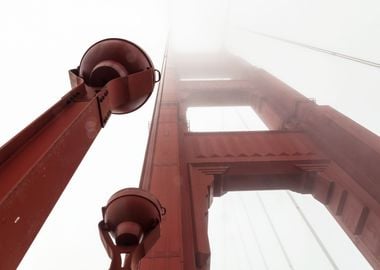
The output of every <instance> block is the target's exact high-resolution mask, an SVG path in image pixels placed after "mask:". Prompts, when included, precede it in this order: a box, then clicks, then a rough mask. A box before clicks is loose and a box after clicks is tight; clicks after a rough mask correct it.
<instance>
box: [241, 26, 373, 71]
mask: <svg viewBox="0 0 380 270" xmlns="http://www.w3.org/2000/svg"><path fill="white" fill-rule="evenodd" d="M243 29H244V30H245V31H247V32H249V33H251V34H254V35H257V36H262V37H266V38H269V39H273V40H277V41H282V42H285V43H289V44H292V45H296V46H299V47H303V48H307V49H310V50H313V51H317V52H321V53H326V54H329V55H333V56H336V57H340V58H344V59H346V60H350V61H354V62H357V63H360V64H363V65H367V66H372V67H376V68H380V64H379V63H376V62H373V61H369V60H365V59H362V58H358V57H353V56H350V55H347V54H343V53H340V52H336V51H331V50H326V49H322V48H318V47H315V46H312V45H308V44H305V43H301V42H297V41H293V40H290V39H285V38H281V37H278V36H273V35H269V34H265V33H261V32H255V31H251V30H248V29H246V28H243Z"/></svg>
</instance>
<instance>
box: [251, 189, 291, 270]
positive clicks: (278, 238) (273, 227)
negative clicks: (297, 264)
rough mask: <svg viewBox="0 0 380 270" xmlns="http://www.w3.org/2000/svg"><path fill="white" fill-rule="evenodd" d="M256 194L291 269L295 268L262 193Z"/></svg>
mask: <svg viewBox="0 0 380 270" xmlns="http://www.w3.org/2000/svg"><path fill="white" fill-rule="evenodd" d="M256 196H257V198H258V199H259V202H260V205H261V207H262V209H263V210H264V214H265V217H266V218H267V220H268V222H269V225H270V227H271V229H272V231H273V233H274V236H275V237H276V240H277V242H278V244H279V246H280V248H281V251H282V253H283V254H284V257H285V259H286V262H287V263H288V265H289V267H290V269H294V267H293V264H292V262H291V261H290V258H289V255H288V253H287V252H286V249H285V247H284V245H283V244H282V241H281V238H280V236H279V234H278V232H277V230H276V227H275V226H274V224H273V221H272V218H271V217H270V215H269V213H268V210H267V208H266V206H265V204H264V201H263V199H262V198H261V196H260V194H259V193H258V192H256Z"/></svg>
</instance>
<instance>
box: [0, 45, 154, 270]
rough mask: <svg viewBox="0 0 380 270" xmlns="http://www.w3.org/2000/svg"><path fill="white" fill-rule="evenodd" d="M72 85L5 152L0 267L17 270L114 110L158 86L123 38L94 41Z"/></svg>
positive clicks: (135, 103)
mask: <svg viewBox="0 0 380 270" xmlns="http://www.w3.org/2000/svg"><path fill="white" fill-rule="evenodd" d="M70 80H71V84H72V87H73V89H72V90H71V91H69V92H68V93H67V94H66V95H65V96H64V97H63V98H62V99H61V100H60V101H59V102H58V103H57V104H55V105H54V106H53V107H51V108H50V109H49V110H48V111H46V112H45V113H44V114H42V115H41V116H40V117H39V118H38V119H37V120H35V121H34V122H33V123H31V124H30V125H29V126H28V127H26V128H25V129H24V130H23V131H21V132H20V133H19V134H18V135H16V136H15V137H14V138H13V139H12V140H10V141H9V142H8V143H6V144H5V145H4V146H3V147H2V148H1V149H0V257H1V258H2V259H1V260H0V269H16V267H17V265H18V263H19V262H20V260H21V259H22V257H23V256H24V254H25V252H26V251H27V249H28V248H29V246H30V244H31V243H32V241H33V239H34V237H35V236H36V234H37V233H38V231H39V229H40V228H41V226H42V224H43V223H44V221H45V219H46V218H47V216H48V215H49V213H50V211H51V209H52V208H53V206H54V204H55V203H56V201H57V200H58V198H59V196H60V195H61V193H62V192H63V190H64V188H65V187H66V185H67V183H68V182H69V180H70V178H71V176H72V175H73V173H74V171H75V170H76V168H77V167H78V165H79V163H80V162H81V160H82V159H83V157H84V155H85V154H86V152H87V150H88V148H89V147H90V145H91V144H92V142H93V141H94V139H95V138H96V136H97V134H98V132H99V131H100V129H101V127H104V126H105V124H106V122H107V120H108V118H109V117H110V115H111V113H112V112H113V113H127V112H131V111H133V110H136V109H137V108H139V107H140V106H141V105H142V104H143V103H144V102H145V101H146V99H148V98H149V96H150V94H151V92H152V90H153V86H154V83H155V78H154V67H153V65H152V63H151V61H150V59H149V57H148V56H147V55H146V54H145V53H144V52H143V51H142V50H141V49H140V48H139V47H137V46H136V45H135V44H133V43H131V42H129V41H126V40H121V39H107V40H103V41H101V42H98V43H96V44H94V45H93V46H92V47H91V48H90V49H89V50H88V51H87V52H86V54H85V55H84V57H83V59H82V61H81V65H80V67H79V69H77V70H71V71H70ZM120 100H121V101H120ZM4 258H6V259H4Z"/></svg>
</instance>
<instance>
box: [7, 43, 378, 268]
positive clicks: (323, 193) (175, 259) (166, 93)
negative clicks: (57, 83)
mask: <svg viewBox="0 0 380 270" xmlns="http://www.w3.org/2000/svg"><path fill="white" fill-rule="evenodd" d="M188 74H192V76H193V77H199V78H201V77H207V78H212V80H184V79H183V78H186V77H187V75H188ZM198 75H199V76H198ZM224 77H228V78H230V79H229V80H222V79H220V78H224ZM70 81H71V85H72V90H70V91H69V92H68V93H67V94H66V95H65V96H64V97H63V98H62V99H61V100H60V101H58V102H57V103H56V104H55V105H53V106H52V107H51V108H50V109H49V110H48V111H46V112H45V113H44V114H42V115H41V116H40V117H39V118H38V119H36V120H35V121H34V122H32V123H31V124H30V125H29V126H27V127H26V128H25V129H24V130H22V131H21V132H20V133H19V134H18V135H16V136H15V137H14V138H12V139H11V140H10V141H9V142H8V143H6V144H5V145H4V146H3V147H2V148H1V149H0V255H1V258H2V259H1V260H0V269H15V268H16V267H17V265H18V264H19V262H20V261H21V259H22V258H23V256H24V254H25V252H26V251H27V250H28V247H29V246H30V245H31V243H32V241H33V239H34V238H35V236H36V234H37V233H38V231H39V230H40V228H41V226H42V224H43V223H44V221H45V219H46V218H47V216H48V215H49V213H50V211H51V209H52V208H53V206H54V204H55V203H56V201H57V200H58V198H59V197H60V195H61V193H62V192H63V190H64V189H65V187H66V185H67V183H68V182H69V180H70V178H71V176H72V174H73V173H74V172H75V170H76V168H77V167H78V166H79V163H80V161H81V160H82V159H83V158H84V156H85V154H86V152H87V150H88V149H89V147H90V146H91V144H92V142H93V141H94V139H95V138H96V136H97V134H98V133H99V132H100V130H102V128H106V127H107V125H106V124H107V120H108V119H109V117H110V116H111V115H112V114H124V113H130V112H133V111H134V110H137V109H138V108H139V107H140V106H142V105H143V104H144V103H145V101H146V100H147V99H148V98H149V96H150V95H151V93H152V90H153V87H154V84H155V83H157V82H158V81H160V85H159V89H158V93H157V98H156V103H155V109H154V114H153V120H152V123H151V127H150V135H149V140H148V145H147V149H146V155H145V161H144V166H143V171H142V176H141V179H140V186H139V188H126V189H123V190H120V191H117V192H116V193H115V194H114V195H113V196H112V197H111V198H110V199H109V201H108V202H107V204H106V206H105V207H103V208H102V219H101V221H100V222H99V224H98V227H99V234H100V237H101V240H102V242H103V244H104V247H105V249H106V253H107V254H108V256H109V257H110V259H111V266H110V269H113V270H116V269H133V270H137V269H140V270H150V269H157V270H161V269H162V270H169V269H173V270H182V269H183V270H195V269H198V270H207V269H209V267H210V245H209V241H208V235H207V226H208V209H209V207H210V205H211V203H212V200H213V197H218V196H223V195H224V194H225V193H227V192H229V191H239V190H273V189H287V190H291V191H295V192H298V193H303V194H312V196H313V197H314V198H315V199H316V200H318V201H319V202H321V203H322V204H324V205H325V206H326V207H327V209H328V210H329V211H330V213H331V215H333V216H334V217H335V219H336V220H337V221H338V223H339V224H340V225H341V226H342V228H343V229H344V230H345V232H346V233H347V235H348V236H349V237H350V238H351V239H352V241H353V242H354V243H355V245H356V246H357V247H358V249H359V250H360V251H361V252H362V254H363V255H364V256H365V257H366V259H367V260H368V261H369V263H370V264H371V265H372V266H373V267H374V269H380V230H379V228H380V204H379V203H380V189H379V176H380V167H379V166H378V164H380V140H379V137H378V136H376V135H375V134H373V133H371V132H370V131H368V130H366V129H365V128H363V127H361V126H360V125H358V124H357V123H355V122H354V121H352V120H350V119H349V118H347V117H345V116H344V115H342V114H340V113H339V112H337V111H335V110H334V109H333V108H331V107H329V106H319V105H317V104H316V103H315V102H313V101H312V100H310V99H308V98H306V97H304V96H303V95H301V94H300V93H298V92H297V91H296V90H294V89H292V88H290V87H289V86H287V85H286V84H284V83H283V82H281V81H280V80H278V79H277V78H275V77H274V76H272V75H271V74H269V73H267V72H266V71H264V70H262V69H258V68H256V67H254V66H252V65H251V64H249V63H247V62H246V61H244V60H243V59H241V58H238V57H236V56H233V55H231V54H228V53H223V52H220V53H213V54H204V55H199V54H198V55H191V54H187V55H181V54H178V53H170V51H169V52H167V54H166V56H165V59H164V65H163V68H162V71H161V73H160V72H159V71H158V70H156V69H155V68H154V66H153V63H152V62H151V60H150V59H149V56H148V55H147V54H146V53H145V52H144V51H143V50H142V49H141V48H139V47H138V46H137V45H135V44H134V43H132V42H129V41H126V40H122V39H107V40H103V41H100V42H98V43H96V44H94V45H93V46H91V47H90V48H89V49H88V51H87V52H86V53H85V54H84V56H83V58H82V61H81V63H80V66H79V67H78V68H77V69H73V70H71V71H70ZM231 105H234V106H236V105H242V106H250V107H251V108H252V109H253V110H254V111H255V112H256V113H257V115H259V116H260V118H261V119H262V120H263V121H264V122H265V124H266V125H267V126H268V127H269V129H270V130H269V131H250V132H217V133H215V132H208V133H207V132H206V133H196V132H189V129H188V122H187V119H186V110H187V109H188V108H189V107H192V106H231ZM131 129H132V130H133V127H131ZM124 254H126V255H127V256H126V259H125V261H124V260H123V259H122V257H123V255H124ZM4 258H5V259H4Z"/></svg>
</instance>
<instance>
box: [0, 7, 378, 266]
mask: <svg viewBox="0 0 380 270" xmlns="http://www.w3.org/2000/svg"><path fill="white" fill-rule="evenodd" d="M168 1H169V0H168ZM168 1H154V0H151V1H148V0H142V1H141V0H140V1H129V0H128V1H118V0H109V1H100V0H98V1H61V2H58V1H54V2H53V1H47V0H40V1H26V0H23V1H21V0H19V1H7V2H6V1H3V2H1V3H0V29H1V36H0V41H1V43H0V59H1V60H2V64H1V66H0V71H1V74H2V76H1V80H2V87H1V90H0V93H1V94H2V97H3V99H2V100H3V102H2V105H1V106H0V120H1V121H2V123H3V125H2V128H1V132H0V144H2V143H5V142H6V141H7V140H8V139H9V138H11V137H12V136H13V135H14V134H15V133H16V132H17V131H19V130H21V129H22V128H23V127H24V126H26V125H27V124H28V123H29V122H31V121H32V120H33V119H34V118H36V117H37V116H38V115H40V114H41V113H42V112H43V111H44V110H46V109H47V108H48V107H50V106H51V105H52V104H53V103H55V102H56V101H57V100H58V99H59V98H60V97H61V96H63V95H64V94H65V93H66V92H67V91H68V90H69V80H68V76H67V70H69V69H71V68H74V67H76V66H77V65H78V64H79V61H80V59H81V57H82V55H83V53H84V52H85V50H86V49H87V48H88V47H89V46H90V45H91V44H92V43H94V42H96V41H98V40H100V39H103V38H108V37H121V38H126V39H129V40H131V41H133V42H135V43H137V44H139V45H140V46H141V47H142V48H143V49H144V50H145V51H146V52H147V53H148V54H149V55H150V57H151V58H152V60H153V62H154V64H155V66H156V68H159V69H160V68H161V62H162V57H163V51H164V47H165V41H166V34H167V31H168V29H169V21H170V20H172V21H175V22H176V23H173V24H172V25H171V32H172V37H173V43H174V44H175V46H176V48H177V49H178V50H182V51H190V50H194V49H198V50H199V49H202V48H203V49H204V48H206V49H208V50H210V49H214V48H218V47H220V46H221V45H224V46H225V48H227V49H229V50H230V51H231V52H233V53H235V54H237V55H239V56H242V57H243V58H244V59H246V60H248V61H249V62H251V63H252V64H254V65H256V66H260V67H262V68H264V69H266V70H268V71H269V72H271V73H273V74H274V75H276V76H278V77H279V78H280V79H282V80H283V81H285V82H286V83H288V84H289V85H291V86H292V87H294V88H296V89H297V90H299V91H300V92H302V93H304V94H305V95H306V96H308V97H314V98H316V99H317V101H318V103H320V104H330V105H332V106H333V107H335V108H337V109H338V110H340V111H341V112H343V113H345V114H346V115H348V116H350V117H351V118H352V119H355V120H356V121H358V122H359V123H361V124H363V125H365V126H366V127H367V128H369V129H371V130H372V131H373V132H375V133H377V134H380V124H379V122H378V120H377V115H378V114H379V109H378V105H377V103H378V102H377V101H378V100H379V97H380V94H379V90H378V89H379V85H380V76H379V75H380V74H379V72H380V71H379V69H375V68H372V67H367V66H363V65H360V64H357V63H351V62H348V61H346V60H343V59H338V58H334V57H332V56H326V55H323V54H320V53H312V52H310V51H307V50H304V49H299V48H296V47H292V46H290V45H286V44H281V43H278V42H274V41H269V40H265V39H263V38H258V37H255V36H253V35H251V34H249V33H248V32H247V31H245V30H244V29H247V28H248V29H252V30H256V31H261V32H266V33H269V34H273V35H278V36H281V37H284V38H289V39H293V40H296V41H300V42H304V43H309V44H311V45H315V46H320V47H322V48H325V49H332V50H337V51H340V52H342V53H346V54H350V55H353V56H356V57H362V58H365V59H368V60H372V61H377V62H380V53H379V49H378V48H379V47H380V38H379V37H380V4H379V2H378V1H375V0H373V1H372V0H363V1H354V0H348V1H347V0H346V1H340V0H339V1H337V0H335V1H327V0H320V1H300V0H276V1H274V0H267V1H264V0H255V1H252V0H249V1H248V0H238V1H227V0H225V1H217V0H212V1H210V0H209V1H200V0H198V1H172V4H173V5H172V6H171V7H169V6H168ZM227 8H229V9H227ZM170 14H171V15H170ZM222 18H223V20H222ZM153 96H154V95H153ZM153 96H152V97H153ZM153 99H154V98H151V99H150V100H149V102H148V103H147V104H146V105H144V106H143V108H141V109H140V110H138V111H137V112H134V113H133V114H130V115H123V116H113V117H112V118H111V120H110V121H109V123H108V124H107V127H106V128H105V129H104V130H102V132H101V133H100V134H99V137H98V138H97V140H96V141H95V143H94V145H93V146H92V148H91V150H90V151H89V153H88V155H87V156H86V158H85V159H84V161H83V162H82V164H81V167H80V168H79V170H78V171H77V172H76V174H75V175H74V177H73V179H72V181H71V183H70V185H69V186H68V188H67V190H66V191H65V192H64V194H63V196H62V198H61V200H60V201H59V202H58V204H57V206H56V207H55V209H54V211H53V212H52V214H51V215H50V217H49V219H48V221H47V223H46V224H45V225H44V227H43V229H42V231H41V233H40V234H39V236H38V237H37V238H36V240H35V243H34V245H33V247H32V248H31V249H30V251H29V252H28V254H27V255H26V257H25V258H24V260H23V262H22V264H21V265H20V267H19V268H20V269H107V267H108V266H109V259H108V258H107V256H106V253H105V251H104V250H103V247H102V245H101V243H100V240H99V237H98V232H97V223H98V221H99V220H100V218H101V212H100V208H101V206H103V205H104V204H105V202H106V201H107V199H108V198H109V196H110V195H111V194H113V193H114V192H115V191H117V190H118V189H120V188H123V187H127V186H137V185H138V181H139V177H140V172H141V164H142V160H143V155H144V150H145V144H146V138H147V131H148V125H149V121H150V118H151V113H152V105H153V102H154V100H153ZM191 125H192V124H191ZM121 149H122V151H121ZM285 195H286V194H285V193H279V195H274V196H275V199H276V200H280V201H281V200H287V197H286V196H285ZM227 196H229V197H231V198H232V199H231V202H232V203H230V204H231V205H234V206H235V209H241V208H242V207H243V206H242V205H243V204H242V202H245V203H246V204H249V205H250V206H252V208H253V207H256V208H255V209H256V210H257V211H258V213H260V214H257V217H260V215H261V217H262V218H261V219H260V220H262V222H263V223H257V225H255V226H256V227H255V228H256V230H257V231H258V232H259V231H260V229H262V227H265V222H266V221H265V218H263V216H262V213H261V212H260V211H262V210H260V205H259V204H257V203H258V198H257V197H255V196H256V195H255V196H248V197H246V195H245V193H244V194H243V193H241V195H238V196H237V197H236V196H235V194H231V195H230V194H228V195H227ZM234 196H235V197H234ZM269 197H270V193H265V194H263V195H262V199H263V200H264V201H266V200H268V198H269ZM296 198H297V200H301V199H300V198H299V197H296ZM276 200H275V201H276ZM275 201H274V202H275ZM306 201H307V200H306ZM223 202H224V203H223ZM226 202H227V197H226V198H222V199H221V200H215V203H214V205H213V209H212V211H213V213H215V216H221V218H222V219H223V220H224V224H225V225H223V227H222V228H223V230H227V229H226V227H225V226H227V224H228V223H232V221H234V220H239V224H240V225H241V226H242V227H241V230H245V229H244V228H246V227H244V226H248V225H247V224H249V222H248V221H249V220H250V219H252V218H253V217H255V216H254V215H253V216H252V215H251V216H245V212H244V211H243V212H242V214H241V215H240V216H233V215H232V216H231V215H230V214H228V211H224V212H223V209H225V208H226V207H224V206H225V205H226V204H227V203H226ZM274 202H273V201H272V202H271V201H270V200H268V207H270V205H272V204H273V203H274ZM239 203H240V206H239ZM306 204H307V203H304V204H303V205H306ZM223 205H224V206H223ZM218 206H219V210H214V209H217V207H218ZM272 206H273V205H272ZM317 208H318V207H317ZM218 211H219V212H218ZM271 211H272V212H271V213H273V215H274V217H273V219H274V220H276V215H277V214H276V213H277V212H276V210H274V208H272V210H271ZM314 211H319V210H314ZM235 212H236V211H234V212H233V213H235ZM279 212H280V213H281V211H280V210H279ZM315 213H316V212H315ZM294 216H296V214H294ZM310 218H312V217H310ZM277 220H279V219H277ZM210 222H211V225H210V226H215V227H218V226H219V228H220V223H218V222H216V219H215V220H214V219H213V218H211V220H210ZM214 223H217V224H215V225H213V224H214ZM285 228H290V227H285ZM279 233H280V232H279ZM321 233H322V235H323V232H321ZM282 234H283V235H285V236H286V235H287V232H286V231H285V232H282ZM268 235H269V234H268ZM285 236H283V238H284V240H286V237H285ZM228 237H230V238H228ZM250 237H253V236H252V232H251V236H250ZM268 237H270V236H268ZM321 237H322V236H321ZM324 237H325V238H329V235H328V234H327V235H325V236H324ZM216 239H219V240H220V241H221V242H220V244H219V245H217V246H218V247H224V246H227V245H226V244H225V243H230V242H229V241H230V240H231V241H232V240H235V239H238V237H237V236H233V235H231V234H226V238H221V237H219V238H216ZM251 239H252V238H251ZM267 239H268V243H269V242H270V241H272V242H273V241H274V240H273V236H272V238H267ZM270 239H272V240H270ZM215 241H217V240H215ZM215 241H214V242H215ZM223 241H224V242H223ZM342 241H343V240H342ZM259 242H260V243H262V245H265V243H266V241H263V240H261V241H260V240H259ZM273 243H274V242H273ZM309 246H312V244H310V245H309ZM233 247H242V248H243V249H244V250H245V251H244V252H246V255H244V256H243V255H242V254H244V252H241V253H239V254H240V255H239V254H236V255H231V254H230V253H228V255H226V253H223V252H226V251H215V252H214V253H218V252H219V254H221V257H222V258H224V261H219V264H217V259H215V260H214V259H213V260H214V261H215V266H213V267H214V268H213V269H222V270H223V269H231V268H233V269H252V268H253V264H254V263H258V264H260V262H261V261H260V260H259V259H257V260H256V259H253V258H248V257H249V255H247V254H251V250H255V248H256V249H257V246H256V247H255V246H254V245H253V246H252V243H251V242H250V243H241V242H238V243H234V245H233ZM264 248H265V247H264ZM235 250H236V248H235ZM330 251H331V253H333V254H335V255H336V254H338V253H337V252H336V251H335V250H334V249H332V250H330ZM220 252H221V253H220ZM234 256H241V257H234ZM336 256H338V257H339V254H338V255H336ZM213 258H214V257H213ZM320 258H321V264H322V265H323V263H324V262H323V259H322V257H320ZM359 260H360V259H359ZM236 261H239V262H240V264H239V266H238V267H237V266H236V265H234V267H232V265H233V264H232V263H233V262H236ZM278 261H282V262H284V258H283V257H281V256H279V257H278ZM343 261H344V260H343ZM349 262H351V261H349ZM285 263H286V262H285ZM302 263H303V262H302V261H299V264H300V265H298V267H295V269H305V267H304V266H302ZM221 264H224V266H222V265H221ZM310 267H311V266H308V268H307V269H311V268H310ZM350 267H354V266H353V264H352V265H351V266H347V265H346V266H344V267H342V268H341V269H345V270H346V269H353V270H354V269H355V270H356V269H366V268H364V267H365V266H361V268H350ZM255 269H256V268H255ZM257 269H265V268H257ZM270 269H285V266H284V264H282V265H281V266H275V265H274V266H272V268H270ZM318 269H327V268H318Z"/></svg>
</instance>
